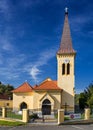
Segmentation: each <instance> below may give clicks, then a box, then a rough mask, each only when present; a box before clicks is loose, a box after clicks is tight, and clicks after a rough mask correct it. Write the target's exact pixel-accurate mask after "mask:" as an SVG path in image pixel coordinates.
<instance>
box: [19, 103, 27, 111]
mask: <svg viewBox="0 0 93 130" xmlns="http://www.w3.org/2000/svg"><path fill="white" fill-rule="evenodd" d="M26 108H27V104H26V103H25V102H22V103H21V104H20V110H22V109H26Z"/></svg>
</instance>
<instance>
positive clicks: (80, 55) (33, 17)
mask: <svg viewBox="0 0 93 130" xmlns="http://www.w3.org/2000/svg"><path fill="white" fill-rule="evenodd" d="M65 7H68V12H69V24H70V29H71V36H72V41H73V47H74V49H75V50H76V52H77V55H76V58H75V88H76V93H79V92H81V91H83V90H84V89H85V88H86V87H88V85H89V84H90V83H92V82H93V11H92V8H93V0H90V1H89V0H80V1H77V0H0V81H1V82H2V83H4V84H10V85H13V86H14V87H18V86H19V85H21V84H22V83H24V82H25V81H27V82H29V83H30V84H31V86H34V85H35V84H39V83H41V82H42V81H43V80H45V79H46V78H48V77H50V78H51V79H52V80H57V60H56V52H57V51H58V49H59V45H60V41H61V36H62V29H63V23H64V9H65Z"/></svg>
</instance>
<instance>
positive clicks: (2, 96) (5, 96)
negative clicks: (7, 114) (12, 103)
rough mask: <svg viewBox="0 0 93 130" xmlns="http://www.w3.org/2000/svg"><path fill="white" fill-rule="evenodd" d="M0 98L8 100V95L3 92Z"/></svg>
mask: <svg viewBox="0 0 93 130" xmlns="http://www.w3.org/2000/svg"><path fill="white" fill-rule="evenodd" d="M0 99H4V100H9V96H8V95H5V94H0Z"/></svg>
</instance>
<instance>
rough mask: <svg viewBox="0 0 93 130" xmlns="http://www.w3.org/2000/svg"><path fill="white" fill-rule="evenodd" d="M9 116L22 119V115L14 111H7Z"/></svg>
mask: <svg viewBox="0 0 93 130" xmlns="http://www.w3.org/2000/svg"><path fill="white" fill-rule="evenodd" d="M7 117H8V118H14V119H20V120H22V115H19V114H15V113H14V112H11V111H10V112H9V111H8V112H7Z"/></svg>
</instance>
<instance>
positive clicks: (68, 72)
mask: <svg viewBox="0 0 93 130" xmlns="http://www.w3.org/2000/svg"><path fill="white" fill-rule="evenodd" d="M67 74H70V64H69V63H68V64H67Z"/></svg>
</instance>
